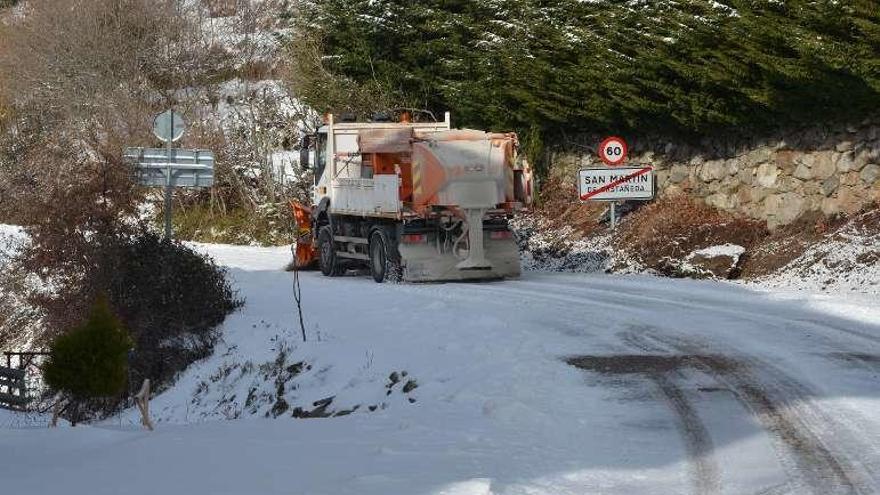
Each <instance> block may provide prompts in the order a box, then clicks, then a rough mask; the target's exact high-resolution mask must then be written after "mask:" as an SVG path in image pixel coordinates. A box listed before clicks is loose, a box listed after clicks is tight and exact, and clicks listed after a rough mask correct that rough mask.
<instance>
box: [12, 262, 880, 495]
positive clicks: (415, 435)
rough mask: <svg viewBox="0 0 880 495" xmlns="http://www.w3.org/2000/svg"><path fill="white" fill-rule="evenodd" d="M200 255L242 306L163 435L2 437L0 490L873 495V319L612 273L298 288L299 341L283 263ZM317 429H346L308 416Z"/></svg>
mask: <svg viewBox="0 0 880 495" xmlns="http://www.w3.org/2000/svg"><path fill="white" fill-rule="evenodd" d="M200 248H201V249H204V250H205V251H207V252H208V253H210V254H212V255H213V256H215V257H216V258H217V260H218V261H219V262H221V263H222V264H224V265H226V266H228V267H229V268H230V273H231V276H232V277H233V278H234V280H235V282H236V284H237V286H238V287H239V288H240V290H241V291H242V295H243V296H244V297H246V299H247V304H246V305H245V307H244V308H243V309H242V310H241V311H240V312H239V313H237V314H235V315H233V316H231V317H230V318H229V319H228V320H227V322H226V323H225V324H224V328H223V335H224V336H223V340H222V342H221V343H220V344H219V345H218V347H217V349H216V352H215V354H214V355H213V356H212V357H210V358H208V359H206V360H204V361H203V362H200V363H197V364H196V365H194V366H192V367H191V368H190V369H189V370H188V371H186V372H185V373H184V374H183V376H181V377H180V380H179V381H178V383H177V385H175V386H174V387H173V388H172V389H170V390H169V391H167V392H166V393H164V394H162V395H160V396H159V397H156V398H155V399H154V400H153V402H152V408H153V411H154V413H155V415H156V417H157V418H158V419H159V422H158V426H157V430H156V431H155V432H152V433H149V432H145V431H142V430H141V428H140V427H139V426H138V425H137V423H136V419H135V418H136V416H135V414H134V413H133V412H128V413H126V414H123V415H121V416H119V417H117V418H113V419H112V420H109V421H106V422H104V423H103V424H100V425H94V426H88V427H77V428H60V429H56V430H44V429H40V430H37V429H33V428H25V429H22V424H21V423H19V426H20V427H19V428H12V429H9V428H7V429H4V430H0V437H2V442H3V444H4V446H6V449H4V451H3V452H5V454H0V474H2V476H0V479H3V483H4V485H3V487H4V491H6V490H7V489H8V490H9V491H10V493H14V492H18V491H24V490H29V491H31V492H34V493H53V492H57V491H61V490H63V491H65V492H70V491H71V490H73V492H75V493H90V494H101V493H107V494H111V493H113V494H116V493H122V492H124V493H132V494H137V493H145V494H146V493H187V494H197V493H211V494H218V493H228V494H244V493H261V494H262V493H307V494H334V495H336V494H345V493H352V494H355V493H356V494H383V495H385V494H416V495H418V494H425V495H429V494H430V495H439V494H446V495H450V494H459V495H476V494H479V495H484V494H583V493H621V494H623V493H626V494H630V493H639V494H668V493H689V492H695V493H759V492H763V493H770V492H772V493H804V492H808V491H814V492H815V493H850V492H854V491H860V492H862V493H871V492H873V491H875V490H876V489H877V488H878V484H877V483H878V481H880V480H878V478H880V468H878V467H880V455H878V454H877V452H876V450H875V449H874V448H873V447H872V446H873V445H876V444H877V442H878V441H880V414H878V412H877V411H878V410H880V408H878V406H880V388H878V385H877V382H876V372H877V369H878V368H877V363H878V362H880V357H878V356H880V310H878V309H877V308H876V306H875V305H874V301H873V299H870V298H867V297H865V298H860V297H858V296H850V297H848V298H847V299H846V300H841V299H838V298H835V297H833V296H814V295H809V294H806V293H784V292H767V293H761V292H754V291H751V290H748V289H745V288H742V287H738V286H735V285H731V284H723V283H716V282H696V281H686V280H670V279H663V278H655V277H644V276H610V275H604V274H598V275H588V274H587V275H585V274H552V273H537V272H527V273H526V274H525V275H524V277H523V278H522V279H521V280H519V281H507V282H498V283H486V284H439V285H390V284H383V285H377V284H375V283H373V282H372V281H371V280H369V278H367V277H353V276H349V277H343V278H336V279H331V278H325V277H322V276H320V274H317V273H303V274H302V290H303V296H304V301H303V304H304V308H305V321H306V327H307V338H308V340H307V341H306V342H302V338H301V335H300V330H299V328H298V326H297V323H296V322H297V318H296V312H295V309H294V305H293V301H292V298H291V274H289V273H286V272H284V271H282V270H281V267H282V266H283V265H284V264H285V263H286V262H287V261H288V257H289V252H287V251H286V250H284V249H280V248H279V249H271V248H253V247H233V246H216V245H213V246H212V245H203V246H200ZM404 372H406V375H405V376H404ZM392 377H393V378H392ZM404 389H406V390H404ZM279 398H283V401H280V400H279ZM349 412H350V414H349ZM267 413H268V415H269V416H276V415H277V419H274V420H265V419H262V418H263V417H264V416H266V414H267ZM308 415H312V416H328V415H335V417H329V418H321V419H297V418H294V416H308ZM236 417H237V418H240V419H239V420H237V421H226V419H227V418H236ZM215 420H219V421H215ZM13 426H15V425H13ZM24 426H26V424H24ZM12 474H14V476H12Z"/></svg>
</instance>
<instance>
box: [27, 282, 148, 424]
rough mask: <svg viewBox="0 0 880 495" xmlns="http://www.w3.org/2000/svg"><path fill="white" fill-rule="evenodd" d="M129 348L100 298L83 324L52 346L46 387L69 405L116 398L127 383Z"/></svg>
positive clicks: (124, 333) (127, 339)
mask: <svg viewBox="0 0 880 495" xmlns="http://www.w3.org/2000/svg"><path fill="white" fill-rule="evenodd" d="M131 344H132V342H131V338H130V337H129V335H128V332H127V331H126V330H125V328H123V326H122V322H121V321H120V320H119V318H117V317H116V316H114V315H113V313H112V312H111V311H110V306H109V305H108V304H107V300H106V299H104V298H99V299H98V301H97V302H96V303H95V304H94V306H93V307H92V310H91V313H90V314H89V317H88V320H87V321H86V322H85V323H83V324H82V325H81V326H80V327H78V328H75V329H74V330H73V331H71V332H70V333H67V334H65V335H62V336H60V337H58V338H57V339H56V340H55V342H54V343H53V344H52V348H51V356H50V358H49V361H48V362H47V363H46V365H45V368H44V369H43V373H44V378H45V380H46V384H48V385H49V387H51V388H52V389H54V390H56V391H58V392H61V393H63V394H64V395H66V396H67V397H68V398H69V399H70V400H71V401H72V402H81V401H84V400H88V399H97V398H102V397H113V396H119V395H121V394H122V392H123V391H124V390H125V385H126V383H127V379H126V376H127V372H128V364H127V355H128V350H129V349H130V348H131ZM75 409H78V408H75ZM77 419H78V418H76V417H74V418H72V420H73V421H74V422H75V421H76V420H77Z"/></svg>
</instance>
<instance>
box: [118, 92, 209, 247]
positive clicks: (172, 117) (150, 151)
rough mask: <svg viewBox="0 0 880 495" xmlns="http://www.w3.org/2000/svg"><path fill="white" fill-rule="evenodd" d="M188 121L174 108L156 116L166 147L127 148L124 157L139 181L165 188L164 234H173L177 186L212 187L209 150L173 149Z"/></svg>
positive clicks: (155, 127)
mask: <svg viewBox="0 0 880 495" xmlns="http://www.w3.org/2000/svg"><path fill="white" fill-rule="evenodd" d="M185 126H186V124H185V123H184V120H183V118H182V117H181V115H180V114H179V113H177V112H175V111H174V110H173V109H171V110H167V111H165V112H162V113H160V114H159V115H157V116H156V118H155V120H154V121H153V134H155V135H156V137H157V138H158V139H159V140H160V141H162V142H164V143H165V147H164V148H126V149H125V152H124V154H123V158H124V159H125V160H127V161H129V162H133V163H134V164H135V167H136V170H137V173H138V183H140V184H141V185H143V186H147V187H163V188H164V190H165V237H166V238H167V239H171V236H172V230H173V229H172V223H171V219H172V211H171V210H172V208H173V201H172V193H173V192H174V188H175V187H210V186H212V185H213V184H214V154H213V153H212V152H211V151H209V150H188V149H174V148H173V147H172V143H174V142H175V141H177V140H179V139H180V138H181V137H183V132H184V129H185Z"/></svg>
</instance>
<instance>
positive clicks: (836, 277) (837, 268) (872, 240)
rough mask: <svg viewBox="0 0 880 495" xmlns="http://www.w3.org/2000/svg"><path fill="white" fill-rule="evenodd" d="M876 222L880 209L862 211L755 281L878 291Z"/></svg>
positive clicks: (879, 219)
mask: <svg viewBox="0 0 880 495" xmlns="http://www.w3.org/2000/svg"><path fill="white" fill-rule="evenodd" d="M878 225H880V210H875V211H870V212H867V213H863V214H861V215H859V216H858V217H856V218H854V219H852V220H850V221H849V222H847V224H846V225H844V227H843V228H841V229H840V230H837V231H835V232H832V233H829V234H827V235H826V236H825V238H824V239H823V241H822V242H819V243H817V244H815V245H813V246H811V247H810V248H809V249H807V251H806V252H805V253H803V254H802V255H801V256H799V257H798V258H797V259H795V260H793V261H792V262H791V263H789V264H788V265H786V266H784V267H782V269H780V270H779V271H778V272H777V273H774V274H772V275H770V276H769V277H766V278H763V279H761V280H758V281H756V285H758V286H763V287H767V288H783V289H792V288H799V289H805V290H809V291H825V292H831V293H846V292H850V293H852V292H861V293H868V294H874V295H880V228H878Z"/></svg>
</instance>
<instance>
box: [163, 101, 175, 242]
mask: <svg viewBox="0 0 880 495" xmlns="http://www.w3.org/2000/svg"><path fill="white" fill-rule="evenodd" d="M168 136H169V138H168V140H166V141H165V153H166V158H167V159H168V166H167V167H165V238H166V239H168V240H171V207H172V203H173V202H172V201H171V199H172V198H171V163H172V161H173V160H172V158H171V136H174V109H173V108H172V109H171V118H170V119H168Z"/></svg>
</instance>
